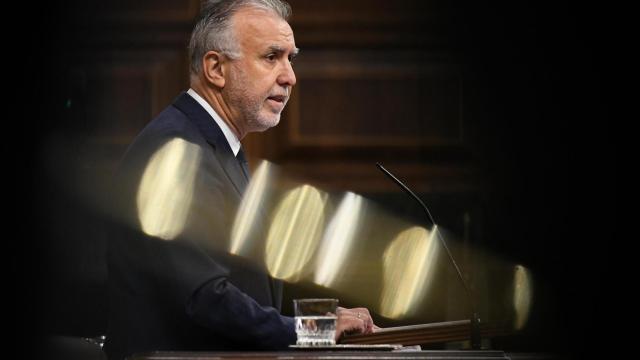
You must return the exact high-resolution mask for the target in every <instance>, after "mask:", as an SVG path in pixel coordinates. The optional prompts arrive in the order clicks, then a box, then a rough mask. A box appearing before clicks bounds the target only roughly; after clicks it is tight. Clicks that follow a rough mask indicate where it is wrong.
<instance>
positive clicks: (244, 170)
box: [236, 148, 249, 180]
mask: <svg viewBox="0 0 640 360" xmlns="http://www.w3.org/2000/svg"><path fill="white" fill-rule="evenodd" d="M236 159H238V163H239V164H240V167H241V168H242V173H243V174H244V177H245V178H246V179H247V180H249V163H248V162H247V158H246V157H245V156H244V151H243V150H242V148H240V151H238V155H236Z"/></svg>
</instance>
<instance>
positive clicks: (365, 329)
mask: <svg viewBox="0 0 640 360" xmlns="http://www.w3.org/2000/svg"><path fill="white" fill-rule="evenodd" d="M337 316H338V321H337V324H336V340H338V339H339V338H340V336H342V334H343V333H345V332H347V333H364V334H370V333H372V332H373V331H374V329H375V328H377V326H375V324H374V323H373V319H372V318H371V314H370V313H369V310H367V309H366V308H353V309H346V308H343V307H338V309H337Z"/></svg>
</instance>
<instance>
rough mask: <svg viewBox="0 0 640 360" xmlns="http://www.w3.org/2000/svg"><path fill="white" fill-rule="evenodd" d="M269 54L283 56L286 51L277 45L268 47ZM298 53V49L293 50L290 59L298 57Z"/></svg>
mask: <svg viewBox="0 0 640 360" xmlns="http://www.w3.org/2000/svg"><path fill="white" fill-rule="evenodd" d="M268 51H269V52H274V53H276V54H283V53H285V52H286V51H287V49H285V48H283V47H282V46H279V45H271V46H269V49H268ZM299 53H300V49H299V48H293V51H291V55H290V56H291V58H292V59H293V58H295V57H296V56H298V54H299Z"/></svg>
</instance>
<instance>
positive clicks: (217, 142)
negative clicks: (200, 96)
mask: <svg viewBox="0 0 640 360" xmlns="http://www.w3.org/2000/svg"><path fill="white" fill-rule="evenodd" d="M176 139H177V140H178V141H179V142H180V143H181V144H182V145H185V144H186V146H187V148H188V151H186V152H182V153H181V154H182V157H180V156H177V157H174V158H172V159H173V160H172V161H174V162H178V164H177V165H175V164H174V165H175V166H177V168H178V169H180V170H179V171H178V172H177V173H175V174H173V175H174V176H176V177H177V178H178V179H176V181H187V182H189V184H192V185H193V196H192V197H191V200H190V201H189V202H188V203H189V205H188V207H187V213H186V216H185V217H184V218H185V225H184V228H183V229H182V230H181V231H180V232H179V234H178V236H176V237H175V238H172V239H171V240H164V239H160V238H158V237H154V236H150V235H147V234H145V233H144V232H143V231H141V223H140V220H139V218H138V215H137V207H136V197H137V196H138V191H139V189H138V188H139V186H140V183H141V179H142V178H143V174H144V173H145V169H146V166H147V164H148V163H149V162H150V160H151V159H152V158H154V154H157V152H158V149H161V148H163V146H165V145H166V144H168V143H169V142H171V141H176ZM185 154H186V155H185ZM156 156H157V155H156ZM175 159H178V160H175ZM185 164H186V165H185ZM183 165H184V166H183ZM185 169H186V170H190V171H185ZM191 170H193V171H191ZM185 172H188V173H190V174H192V176H191V177H189V176H185V178H186V179H187V180H184V179H182V180H181V179H179V178H180V177H182V175H183V173H185ZM163 175H164V176H166V174H158V175H157V176H158V177H161V176H163ZM247 182H248V179H247V178H246V175H245V174H244V173H243V172H242V168H241V166H240V164H239V163H238V161H237V159H236V158H235V157H234V155H233V153H232V151H231V149H230V147H229V145H228V143H227V141H226V139H225V137H224V135H223V133H222V131H221V130H220V129H219V127H218V126H217V125H216V123H215V122H214V120H213V119H212V118H211V116H210V115H209V114H208V113H207V112H206V111H205V110H204V109H203V108H202V107H201V106H200V105H199V104H198V103H197V102H196V101H195V100H194V99H193V98H192V97H191V96H189V95H188V94H186V93H183V94H181V95H180V96H179V97H178V98H177V99H176V100H175V102H174V103H173V104H172V105H171V106H169V107H167V108H166V109H165V110H164V111H163V112H162V113H161V114H160V115H159V116H158V117H157V118H156V119H154V120H153V121H152V122H151V123H150V124H149V125H148V126H147V127H146V128H145V129H144V130H143V131H142V132H141V133H140V135H138V137H137V138H136V140H135V141H134V143H133V144H132V145H131V146H130V148H129V149H128V150H127V153H126V155H125V157H124V159H123V161H122V164H121V166H120V170H119V172H118V176H117V177H116V181H115V185H114V190H115V194H116V196H115V199H116V204H117V209H118V213H119V214H120V215H121V216H119V217H117V218H116V220H117V221H115V223H117V225H116V226H114V230H113V231H112V234H111V236H110V240H109V250H108V267H109V294H110V315H109V328H108V332H107V342H106V344H105V350H106V352H107V354H108V355H109V357H110V358H113V359H119V358H122V357H123V356H126V355H129V354H132V353H136V352H143V351H152V350H252V349H282V348H286V347H287V346H288V345H289V344H292V343H295V340H296V336H295V329H294V322H293V319H292V318H290V317H284V316H282V315H280V312H279V308H280V302H281V293H282V288H281V284H280V283H278V282H274V281H273V280H272V279H271V278H269V277H268V275H266V272H265V271H264V268H263V266H259V265H254V264H253V263H250V262H248V261H245V260H242V259H239V258H234V257H232V256H230V255H228V254H226V251H225V249H226V246H227V244H228V242H229V233H230V229H231V227H232V224H233V220H234V216H235V212H236V209H237V207H238V205H239V202H240V200H241V197H242V193H243V192H244V189H245V187H246V186H247ZM178 188H180V189H178V191H183V190H184V187H182V188H181V187H178ZM150 196H155V194H153V193H152V194H151V195H150ZM173 205H174V204H167V206H169V207H171V206H173Z"/></svg>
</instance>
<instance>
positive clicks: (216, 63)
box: [202, 51, 226, 88]
mask: <svg viewBox="0 0 640 360" xmlns="http://www.w3.org/2000/svg"><path fill="white" fill-rule="evenodd" d="M225 60H226V58H225V57H224V55H222V54H221V53H219V52H215V51H209V52H207V53H206V54H204V56H203V57H202V73H203V75H204V78H205V79H206V80H207V82H209V83H212V84H213V85H215V86H217V87H219V88H223V87H224V84H225V66H223V65H226V64H225Z"/></svg>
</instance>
